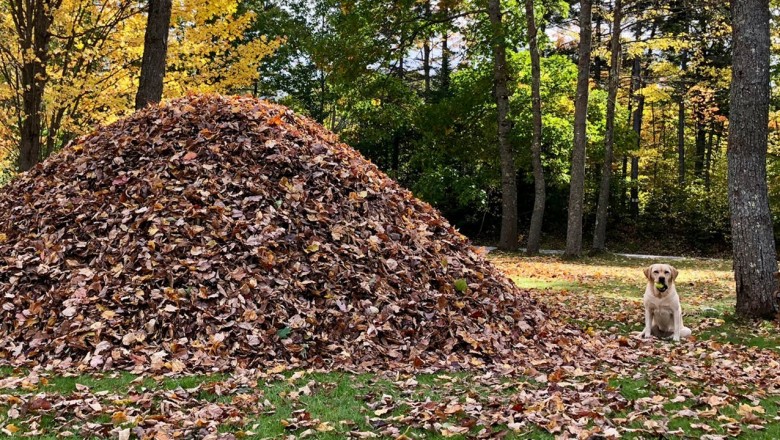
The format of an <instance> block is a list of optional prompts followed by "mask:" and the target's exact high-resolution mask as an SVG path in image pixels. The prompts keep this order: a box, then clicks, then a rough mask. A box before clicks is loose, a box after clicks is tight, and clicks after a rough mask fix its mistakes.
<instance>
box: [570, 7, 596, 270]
mask: <svg viewBox="0 0 780 440" xmlns="http://www.w3.org/2000/svg"><path fill="white" fill-rule="evenodd" d="M591 7H592V3H591V0H581V1H580V48H579V52H580V53H579V56H580V59H579V60H578V62H577V69H578V74H577V97H576V100H575V101H574V148H573V150H572V155H571V179H570V183H569V218H568V225H567V228H566V250H565V252H564V255H565V256H566V257H570V258H571V257H579V256H580V255H581V254H582V211H583V205H584V203H585V148H586V147H587V143H588V139H587V133H586V131H585V130H586V128H587V122H588V92H589V90H588V78H589V77H590V72H589V70H590V45H591V33H592V31H593V29H591V24H590V23H591V21H590V19H591Z"/></svg>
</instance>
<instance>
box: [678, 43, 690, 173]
mask: <svg viewBox="0 0 780 440" xmlns="http://www.w3.org/2000/svg"><path fill="white" fill-rule="evenodd" d="M680 67H681V69H682V72H683V73H685V70H686V69H687V68H688V52H687V51H685V50H683V52H682V65H681V66H680ZM677 183H678V184H679V185H680V188H682V187H683V186H684V185H685V92H684V91H682V90H681V91H680V101H679V102H678V103H677Z"/></svg>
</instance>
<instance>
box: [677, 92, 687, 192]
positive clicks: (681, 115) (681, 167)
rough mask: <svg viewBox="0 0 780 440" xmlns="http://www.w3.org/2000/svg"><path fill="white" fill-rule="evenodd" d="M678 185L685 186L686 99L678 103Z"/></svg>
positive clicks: (681, 98) (681, 99)
mask: <svg viewBox="0 0 780 440" xmlns="http://www.w3.org/2000/svg"><path fill="white" fill-rule="evenodd" d="M677 183H678V184H679V185H680V188H682V187H683V186H684V185H685V98H683V97H682V96H681V97H680V102H678V103H677Z"/></svg>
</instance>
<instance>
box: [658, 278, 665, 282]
mask: <svg viewBox="0 0 780 440" xmlns="http://www.w3.org/2000/svg"><path fill="white" fill-rule="evenodd" d="M658 281H660V282H662V283H665V282H666V277H659V278H658Z"/></svg>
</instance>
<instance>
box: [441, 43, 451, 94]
mask: <svg viewBox="0 0 780 440" xmlns="http://www.w3.org/2000/svg"><path fill="white" fill-rule="evenodd" d="M449 39H450V36H449V33H448V32H447V30H446V29H445V30H444V31H443V32H442V34H441V68H440V69H439V77H440V81H441V85H440V87H441V90H442V91H443V92H445V93H446V92H447V91H449V90H450V73H451V72H452V68H451V67H450V48H449Z"/></svg>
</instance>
